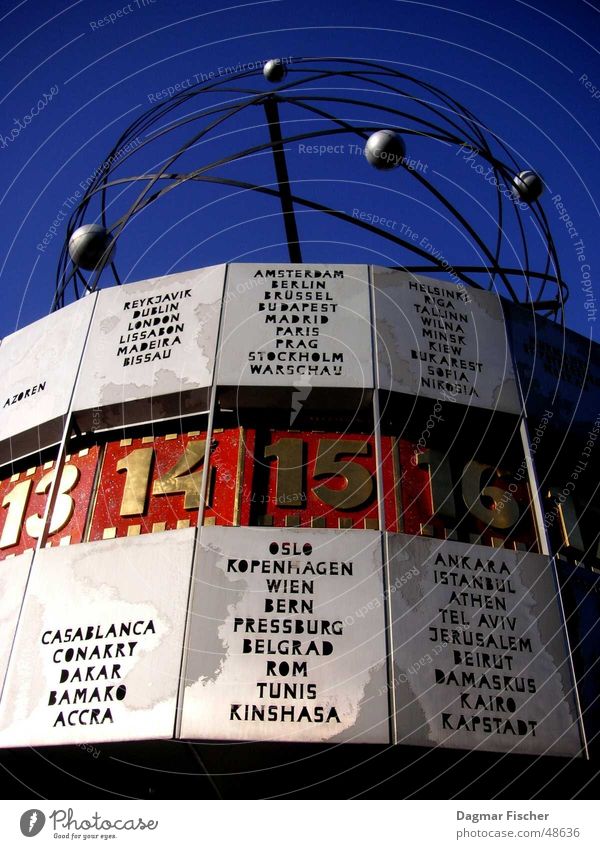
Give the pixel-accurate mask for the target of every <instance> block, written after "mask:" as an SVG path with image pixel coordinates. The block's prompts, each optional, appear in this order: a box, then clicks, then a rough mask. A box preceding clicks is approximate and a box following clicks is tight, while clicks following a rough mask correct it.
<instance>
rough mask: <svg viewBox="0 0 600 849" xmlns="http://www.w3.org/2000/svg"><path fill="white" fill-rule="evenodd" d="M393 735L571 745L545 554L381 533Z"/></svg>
mask: <svg viewBox="0 0 600 849" xmlns="http://www.w3.org/2000/svg"><path fill="white" fill-rule="evenodd" d="M388 546H389V566H390V597H391V609H392V614H391V618H392V644H393V675H394V689H395V694H396V732H397V741H398V743H408V744H414V745H418V746H441V747H444V748H458V749H480V750H488V751H493V752H519V753H524V754H529V755H562V756H570V757H571V756H576V755H579V754H581V753H582V739H581V734H580V726H579V719H578V712H577V708H576V700H575V691H574V685H573V680H572V675H571V665H570V662H569V656H568V653H567V648H566V641H565V632H564V628H563V623H562V618H561V614H560V609H559V599H558V595H557V591H556V586H555V582H554V576H553V572H552V567H551V562H550V560H549V558H548V557H545V556H542V555H538V554H528V553H526V552H521V551H507V550H505V549H495V548H487V547H484V546H480V545H466V544H464V543H459V542H452V541H449V540H445V541H441V540H433V539H426V538H422V537H409V536H406V535H404V534H388Z"/></svg>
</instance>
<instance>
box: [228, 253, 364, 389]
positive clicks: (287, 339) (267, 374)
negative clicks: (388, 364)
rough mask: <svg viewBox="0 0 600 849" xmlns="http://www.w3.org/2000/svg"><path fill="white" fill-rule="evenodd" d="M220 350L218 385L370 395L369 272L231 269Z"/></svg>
mask: <svg viewBox="0 0 600 849" xmlns="http://www.w3.org/2000/svg"><path fill="white" fill-rule="evenodd" d="M220 347H221V351H220V359H219V372H218V382H219V384H221V385H225V386H232V387H252V386H261V387H293V388H294V389H297V390H299V391H306V392H309V391H310V390H311V389H312V388H328V387H332V388H341V389H352V390H357V391H361V390H365V389H370V388H372V387H373V366H372V351H371V349H372V345H371V309H370V298H369V280H368V268H367V266H366V265H312V264H308V263H303V264H292V263H290V264H270V265H264V264H261V265H258V264H250V263H240V264H234V265H230V266H229V268H228V275H227V294H226V297H225V314H224V322H223V332H222V340H221V346H220ZM256 398H257V400H258V401H259V402H260V398H259V396H256Z"/></svg>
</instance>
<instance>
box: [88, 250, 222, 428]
mask: <svg viewBox="0 0 600 849" xmlns="http://www.w3.org/2000/svg"><path fill="white" fill-rule="evenodd" d="M224 279H225V266H224V265H218V266H212V267H210V268H200V269H197V270H195V271H186V272H182V273H181V274H170V275H169V276H167V277H156V278H152V279H150V280H143V281H141V282H139V283H129V284H126V285H124V286H116V287H113V288H111V289H104V290H103V291H101V292H100V293H99V294H98V305H97V308H96V312H95V315H94V320H93V322H92V327H91V329H90V336H89V340H88V344H87V346H86V350H85V354H84V358H83V362H82V367H81V378H80V380H79V382H78V385H77V389H76V392H75V401H74V410H75V411H76V417H77V420H78V422H79V423H80V426H81V427H82V428H85V429H93V430H103V429H106V428H110V427H117V426H119V425H121V424H132V423H135V422H141V421H150V420H155V419H160V418H171V417H174V416H178V415H182V414H186V413H191V412H198V411H202V410H205V409H206V407H207V403H208V393H209V388H210V386H211V385H212V379H213V369H214V360H215V349H216V344H217V332H218V327H219V318H220V313H221V300H222V295H223V285H224Z"/></svg>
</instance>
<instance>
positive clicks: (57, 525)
mask: <svg viewBox="0 0 600 849" xmlns="http://www.w3.org/2000/svg"><path fill="white" fill-rule="evenodd" d="M55 477H56V470H53V471H51V472H48V473H47V474H45V475H44V477H43V478H42V479H41V480H40V481H39V483H38V485H37V486H36V488H35V491H36V494H37V495H43V494H44V493H46V492H48V491H49V490H50V487H51V486H52V483H53V481H54V478H55ZM79 477H80V471H79V469H78V468H77V466H65V467H64V469H63V473H62V475H61V476H60V482H59V485H58V493H57V495H56V502H55V504H54V510H53V511H52V518H51V519H50V527H49V528H48V534H55V533H57V532H58V531H61V530H62V529H63V528H64V527H65V525H68V523H69V522H70V521H71V517H72V515H73V511H74V510H75V502H74V501H73V499H72V498H71V496H70V495H69V493H70V492H71V490H72V489H73V488H74V487H75V486H76V485H77V482H78V481H79ZM25 527H26V528H27V533H28V534H29V536H30V537H32V538H33V539H38V538H39V537H40V536H41V534H42V531H43V529H44V517H43V516H39V515H38V514H35V515H34V516H30V517H29V518H28V519H27V521H26V522H25Z"/></svg>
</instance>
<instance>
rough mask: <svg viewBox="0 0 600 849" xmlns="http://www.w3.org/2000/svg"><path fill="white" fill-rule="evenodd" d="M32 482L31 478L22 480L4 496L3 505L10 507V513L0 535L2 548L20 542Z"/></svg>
mask: <svg viewBox="0 0 600 849" xmlns="http://www.w3.org/2000/svg"><path fill="white" fill-rule="evenodd" d="M32 483H33V481H31V480H25V481H22V482H21V483H18V484H17V485H16V486H15V487H14V489H11V491H10V492H7V493H6V495H5V496H4V500H3V501H2V506H3V507H8V513H7V516H6V521H5V523H4V528H3V529H2V536H1V537H0V548H10V547H11V546H12V545H17V543H18V542H19V537H20V536H21V528H22V527H23V517H24V516H25V510H26V509H27V502H28V501H29V493H30V492H31V485H32Z"/></svg>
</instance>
